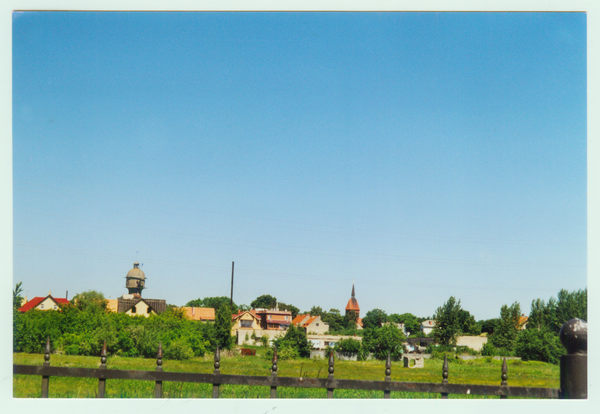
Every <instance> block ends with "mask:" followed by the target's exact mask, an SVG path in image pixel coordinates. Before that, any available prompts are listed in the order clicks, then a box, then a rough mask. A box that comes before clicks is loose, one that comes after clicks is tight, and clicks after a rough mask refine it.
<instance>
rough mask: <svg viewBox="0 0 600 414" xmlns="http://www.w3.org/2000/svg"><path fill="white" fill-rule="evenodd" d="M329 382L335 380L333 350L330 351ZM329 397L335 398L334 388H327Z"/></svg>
mask: <svg viewBox="0 0 600 414" xmlns="http://www.w3.org/2000/svg"><path fill="white" fill-rule="evenodd" d="M327 379H328V380H329V382H332V381H333V350H330V351H329V376H328V377H327ZM327 398H333V388H327Z"/></svg>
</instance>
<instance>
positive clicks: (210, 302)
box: [185, 296, 238, 313]
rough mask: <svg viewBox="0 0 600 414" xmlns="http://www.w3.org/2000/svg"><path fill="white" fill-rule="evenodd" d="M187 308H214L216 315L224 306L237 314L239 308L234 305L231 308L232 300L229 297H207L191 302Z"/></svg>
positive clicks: (187, 304)
mask: <svg viewBox="0 0 600 414" xmlns="http://www.w3.org/2000/svg"><path fill="white" fill-rule="evenodd" d="M185 306H193V307H195V308H213V309H214V310H215V313H216V312H218V311H219V309H221V307H222V306H227V307H228V308H229V309H231V310H232V312H233V311H235V312H237V309H238V306H237V305H236V304H235V302H234V303H233V306H231V298H228V297H227V296H214V297H206V298H204V299H194V300H190V301H189V302H188V303H186V304H185Z"/></svg>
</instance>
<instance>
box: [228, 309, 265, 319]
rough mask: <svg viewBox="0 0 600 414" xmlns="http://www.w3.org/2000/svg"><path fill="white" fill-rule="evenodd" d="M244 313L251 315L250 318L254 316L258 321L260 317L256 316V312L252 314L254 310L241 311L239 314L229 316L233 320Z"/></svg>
mask: <svg viewBox="0 0 600 414" xmlns="http://www.w3.org/2000/svg"><path fill="white" fill-rule="evenodd" d="M246 312H248V313H249V314H251V315H252V316H254V317H255V318H256V319H258V320H259V321H260V315H257V314H256V312H254V309H252V310H249V311H241V312H239V313H236V314H235V315H231V319H232V320H234V319H236V318H237V317H239V316H241V315H243V314H244V313H246Z"/></svg>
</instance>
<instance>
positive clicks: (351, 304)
mask: <svg viewBox="0 0 600 414" xmlns="http://www.w3.org/2000/svg"><path fill="white" fill-rule="evenodd" d="M346 310H347V311H349V310H353V311H359V310H360V307H359V306H358V301H357V300H356V298H350V300H348V304H347V305H346Z"/></svg>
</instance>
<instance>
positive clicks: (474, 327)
mask: <svg viewBox="0 0 600 414" xmlns="http://www.w3.org/2000/svg"><path fill="white" fill-rule="evenodd" d="M458 324H459V327H460V332H461V333H462V334H463V335H474V336H477V335H479V334H480V333H481V326H479V325H478V324H477V322H476V321H475V317H473V315H471V313H470V312H469V311H467V310H464V309H461V310H460V312H458Z"/></svg>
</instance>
